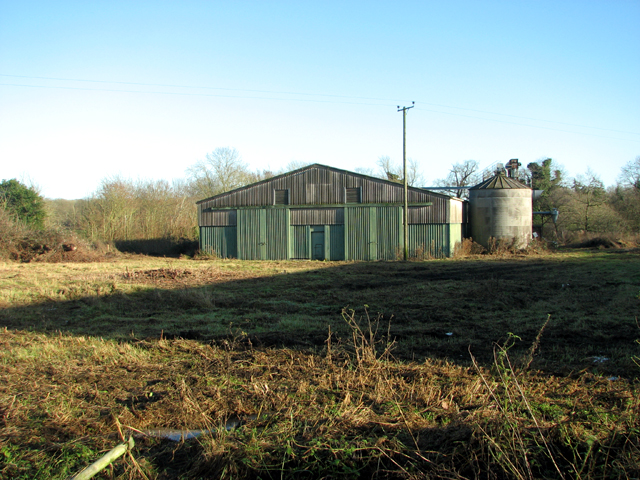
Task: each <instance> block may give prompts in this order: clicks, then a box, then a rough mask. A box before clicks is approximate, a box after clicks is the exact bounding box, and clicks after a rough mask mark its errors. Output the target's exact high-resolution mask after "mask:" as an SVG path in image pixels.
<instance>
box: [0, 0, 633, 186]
mask: <svg viewBox="0 0 640 480" xmlns="http://www.w3.org/2000/svg"><path fill="white" fill-rule="evenodd" d="M639 85H640V1H639V0H608V1H596V0H580V1H565V0H550V1H546V0H539V1H533V0H532V1H519V0H509V1H480V0H476V1H456V0H453V1H446V2H443V1H416V2H412V1H403V2H391V1H389V2H380V1H374V0H369V1H361V2H360V1H351V2H350V1H344V0H343V1H314V2H311V1H304V0H297V1H269V0H262V1H255V2H249V1H189V0H185V1H161V0H154V1H136V0H127V1H118V0H109V1H107V0H104V1H86V0H83V1H77V2H72V1H62V0H58V1H51V0H48V1H42V2H34V1H29V0H20V1H16V0H0V178H5V179H7V178H18V179H30V180H31V181H33V182H34V183H35V184H37V185H38V186H40V187H41V190H42V193H43V195H45V196H47V197H49V198H69V199H72V198H82V197H86V196H88V195H90V194H91V193H92V192H94V191H95V190H96V189H97V188H98V186H99V184H100V181H101V179H103V178H105V177H109V176H114V175H117V174H119V175H122V176H124V177H126V178H133V179H137V178H143V179H147V178H148V179H167V180H172V179H176V178H181V177H184V176H185V169H186V168H187V167H188V166H189V165H192V164H193V163H195V162H196V161H197V160H200V159H203V158H204V157H205V155H206V154H207V153H208V152H211V151H213V150H214V149H215V148H217V147H227V146H228V147H235V148H237V149H238V150H239V152H240V153H241V155H242V158H243V159H244V161H245V162H246V163H248V164H249V165H250V167H251V168H252V169H266V168H270V169H272V170H277V169H280V168H283V167H284V166H285V165H287V164H288V163H289V162H291V161H296V162H304V163H316V162H317V163H322V164H326V165H331V166H334V167H338V168H344V169H347V170H353V169H355V168H357V167H362V168H372V167H375V163H376V160H377V159H378V157H379V156H381V155H388V156H390V157H391V158H392V159H394V160H398V161H400V160H401V159H402V114H401V113H398V112H397V106H398V105H400V106H405V105H407V106H408V105H410V104H411V102H412V101H415V102H416V104H415V108H414V109H412V110H409V112H408V114H407V156H408V157H410V158H413V159H414V160H416V161H417V162H418V163H419V164H420V166H421V168H422V172H423V173H424V176H425V177H426V179H427V180H426V185H425V186H427V185H430V184H431V182H432V181H433V180H435V179H437V178H443V177H445V176H446V174H447V172H448V169H449V168H450V166H451V165H452V164H454V163H457V162H462V161H464V160H468V159H474V160H477V161H479V162H480V165H481V166H482V167H486V166H489V165H491V164H493V163H494V162H506V161H508V160H509V159H510V158H519V159H520V161H521V162H522V163H523V164H524V165H526V164H527V163H529V162H531V161H535V160H538V159H541V158H546V157H551V158H553V159H554V160H556V161H557V162H558V163H559V164H561V165H564V167H565V169H566V170H567V172H568V173H569V174H570V175H572V176H574V175H578V174H581V173H584V172H585V171H586V170H587V168H591V169H592V170H593V171H594V172H595V173H597V174H598V175H599V176H600V177H601V179H602V180H603V181H604V182H605V184H606V185H612V184H614V183H615V179H616V177H617V176H618V174H619V172H620V168H621V167H622V166H623V165H624V164H625V163H627V162H629V161H630V160H633V159H634V158H635V157H636V156H638V155H640V87H639Z"/></svg>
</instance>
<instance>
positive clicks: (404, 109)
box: [398, 102, 416, 262]
mask: <svg viewBox="0 0 640 480" xmlns="http://www.w3.org/2000/svg"><path fill="white" fill-rule="evenodd" d="M415 104H416V102H411V106H410V107H402V108H400V105H398V111H399V112H402V176H403V177H404V180H403V183H404V213H403V215H402V217H403V220H404V261H405V262H406V261H407V260H408V259H409V193H408V192H409V189H408V186H407V110H409V109H410V108H413V107H414V106H415Z"/></svg>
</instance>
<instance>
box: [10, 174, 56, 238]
mask: <svg viewBox="0 0 640 480" xmlns="http://www.w3.org/2000/svg"><path fill="white" fill-rule="evenodd" d="M0 209H2V210H4V211H5V212H6V213H8V214H9V215H10V216H12V217H14V218H15V220H16V221H19V222H23V223H25V224H26V225H28V226H29V227H31V228H36V229H42V228H44V220H45V218H46V216H47V214H46V210H45V204H44V199H43V198H42V197H41V196H40V195H39V194H38V192H36V191H35V190H34V189H33V188H29V187H27V186H26V185H23V184H22V183H20V182H19V181H17V180H16V179H11V180H3V181H2V183H0Z"/></svg>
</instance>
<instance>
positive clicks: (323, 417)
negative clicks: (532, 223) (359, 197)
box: [0, 250, 640, 479]
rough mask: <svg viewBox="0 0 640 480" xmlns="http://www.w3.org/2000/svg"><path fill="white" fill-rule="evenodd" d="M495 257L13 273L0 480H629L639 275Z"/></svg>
mask: <svg viewBox="0 0 640 480" xmlns="http://www.w3.org/2000/svg"><path fill="white" fill-rule="evenodd" d="M554 255H555V256H554ZM486 258H487V257H485V256H483V257H478V258H475V259H471V260H465V261H450V260H447V261H432V262H424V263H419V262H408V263H395V262H389V263H387V262H376V263H347V262H344V263H336V264H330V263H324V262H237V261H219V260H218V261H193V260H163V261H160V260H152V259H144V258H142V257H130V258H126V259H125V258H123V259H121V260H119V261H118V262H112V263H106V262H105V263H99V264H72V263H70V264H57V265H46V264H41V263H29V264H6V265H4V266H2V268H1V269H0V299H2V302H3V306H4V308H3V310H2V311H1V312H0V325H4V326H5V328H4V330H0V376H1V378H2V379H3V382H2V384H0V478H23V479H27V478H29V479H32V478H41V479H45V478H60V479H63V478H67V477H68V476H69V475H71V474H74V473H77V472H79V471H80V470H81V469H82V468H83V467H84V466H86V465H88V464H89V463H91V462H92V461H94V460H95V459H96V458H98V457H99V456H100V455H101V454H102V453H104V452H105V451H106V450H109V449H111V448H112V447H114V446H115V445H117V444H119V443H120V442H121V441H122V440H123V439H126V438H127V437H128V436H129V435H133V436H134V438H135V441H136V447H135V449H134V451H133V452H132V456H124V457H122V458H121V459H120V460H118V461H117V462H115V463H114V464H113V466H112V467H109V468H108V469H106V470H105V471H103V472H102V473H101V474H100V475H99V476H98V477H96V478H105V479H106V478H112V479H113V478H117V479H133V478H135V479H138V478H140V479H143V478H148V479H152V478H153V479H171V478H182V479H196V478H198V479H199V478H216V479H217V478H274V479H275V478H296V479H298V478H299V477H305V478H338V477H339V478H342V477H344V478H412V479H414V478H416V479H417V478H460V479H462V478H478V477H486V478H496V479H499V478H525V479H528V478H561V477H564V478H584V479H596V478H598V479H599V478H635V477H638V475H640V431H639V428H638V421H637V419H638V418H639V415H640V400H639V398H640V391H639V390H638V387H639V384H638V377H639V376H640V375H639V374H640V369H639V368H638V366H637V364H636V363H634V357H638V355H639V354H640V345H638V344H637V343H636V339H637V338H639V337H640V330H639V329H638V326H637V323H636V317H637V316H638V312H639V309H640V276H639V273H638V272H640V269H638V268H637V264H638V262H639V261H640V259H639V258H638V256H637V255H635V254H634V253H633V252H626V253H621V254H616V255H611V254H610V253H608V252H607V251H598V250H596V251H593V252H587V251H576V252H573V253H571V254H564V255H556V254H553V255H549V256H547V257H535V256H533V257H532V256H520V255H518V256H513V257H503V258H497V257H490V260H486ZM532 285H535V288H532ZM461 292H463V293H464V294H461ZM346 305H350V307H348V308H344V307H345V306H346ZM365 305H368V307H365ZM378 312H380V313H378ZM536 312H537V314H536ZM543 312H544V313H543ZM549 314H551V316H550V317H549ZM230 321H231V322H233V324H232V325H230V324H229V322H230ZM215 325H217V327H216V328H218V329H219V330H215V328H214V327H215ZM180 337H182V338H180ZM185 338H193V339H197V341H196V340H186V339H185ZM636 361H637V360H636ZM229 426H232V427H234V428H230V429H229V430H228V427H229ZM193 430H198V431H199V432H198V433H200V435H199V436H197V438H185V433H188V432H191V431H193ZM176 433H177V440H178V441H174V440H171V439H169V438H167V437H168V436H169V434H173V435H175V434H176Z"/></svg>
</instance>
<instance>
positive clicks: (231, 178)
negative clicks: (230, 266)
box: [0, 147, 640, 243]
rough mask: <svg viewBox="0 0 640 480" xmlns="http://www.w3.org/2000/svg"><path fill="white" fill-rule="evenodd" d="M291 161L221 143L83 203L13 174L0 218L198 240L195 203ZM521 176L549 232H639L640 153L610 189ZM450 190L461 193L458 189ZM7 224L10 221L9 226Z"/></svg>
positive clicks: (380, 173) (457, 180) (114, 183)
mask: <svg viewBox="0 0 640 480" xmlns="http://www.w3.org/2000/svg"><path fill="white" fill-rule="evenodd" d="M304 166H305V165H304V164H301V163H296V162H293V163H290V164H289V165H287V166H286V167H285V168H284V169H283V170H281V171H271V170H268V169H267V170H258V171H254V170H251V169H250V168H249V166H248V165H247V164H246V163H245V162H244V161H243V160H242V158H241V157H240V154H239V152H238V151H237V150H236V149H234V148H228V147H227V148H217V149H215V150H214V151H212V152H211V153H209V154H207V155H206V157H205V159H203V160H201V161H198V162H196V163H194V164H193V165H191V166H190V167H188V168H187V169H186V171H185V178H183V179H180V180H175V181H172V182H169V181H167V180H132V179H127V178H123V177H121V176H116V177H110V178H106V179H104V180H103V181H102V182H101V184H100V186H99V187H98V188H97V190H96V191H95V192H94V193H93V194H92V195H90V196H89V197H88V198H85V199H81V200H60V199H59V200H48V201H46V202H45V201H44V199H43V198H42V197H41V196H40V195H39V192H38V191H37V189H36V188H34V187H27V186H25V185H23V184H21V183H20V182H18V181H17V180H15V179H12V180H4V181H3V182H2V183H1V184H0V213H1V214H2V216H1V218H0V220H1V221H0V223H2V222H4V223H3V224H6V223H7V222H21V223H22V224H24V226H25V227H28V228H32V229H40V230H41V229H43V228H59V229H65V230H67V231H73V232H76V233H78V234H79V235H81V236H83V237H84V238H86V239H88V240H90V241H102V242H112V243H113V242H119V241H135V240H150V239H168V240H171V241H179V240H181V239H183V240H195V239H197V237H198V225H197V213H196V208H195V202H196V201H198V200H202V199H204V198H208V197H210V196H213V195H217V194H220V193H223V192H226V191H229V190H233V189H235V188H238V187H241V186H244V185H248V184H250V183H254V182H256V181H260V180H264V179H267V178H270V177H272V176H274V175H278V174H281V173H284V172H287V171H291V170H295V169H297V168H302V167H304ZM356 171H357V172H359V173H363V174H367V175H370V176H375V177H379V178H385V179H389V180H392V181H397V182H402V181H403V178H402V176H403V170H402V165H401V164H399V163H394V162H393V161H392V160H391V159H390V158H389V157H387V156H382V157H380V158H379V159H378V162H377V169H356ZM517 175H518V178H519V179H520V180H521V181H523V182H525V183H527V184H528V185H530V186H531V187H532V188H533V189H537V190H542V191H543V192H542V195H541V196H540V197H539V198H538V199H536V200H535V201H534V211H550V210H552V209H557V210H558V211H559V216H558V220H557V223H555V224H554V223H553V222H551V220H550V218H549V217H547V216H541V215H535V216H534V225H535V224H542V225H543V231H544V235H545V236H546V237H549V236H553V237H556V238H559V239H562V237H563V236H566V234H567V233H571V232H589V233H615V232H618V233H633V234H639V233H640V156H638V157H636V158H635V159H634V160H632V161H630V162H628V163H627V164H626V165H625V166H624V168H623V169H622V170H621V172H620V175H619V177H618V181H617V183H616V185H615V186H612V187H609V188H606V187H605V186H604V184H603V182H602V181H601V180H600V178H599V177H598V176H597V175H596V174H595V173H594V172H592V171H591V170H587V172H586V173H584V174H582V175H578V176H576V177H575V178H570V177H568V176H567V174H566V173H565V170H564V168H563V167H562V166H561V165H558V164H557V163H556V162H555V161H554V160H552V159H550V158H546V159H542V160H539V161H536V162H532V163H529V164H528V165H527V167H526V169H525V168H523V169H520V170H519V171H518V174H517ZM407 180H408V183H409V185H414V186H424V183H425V179H424V176H423V175H422V174H421V172H420V170H419V166H418V163H417V162H415V161H413V160H410V161H409V162H408V169H407ZM481 180H482V172H480V170H479V164H478V162H477V161H474V160H467V161H464V162H461V163H457V164H455V165H452V167H451V169H450V171H449V174H448V176H447V177H446V178H444V179H438V180H435V182H434V183H435V184H436V185H441V186H457V187H465V186H473V185H475V184H477V183H479V182H480V181H481ZM450 193H451V194H452V195H461V193H460V192H459V191H458V190H452V191H451V192H450ZM5 226H6V225H5Z"/></svg>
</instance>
